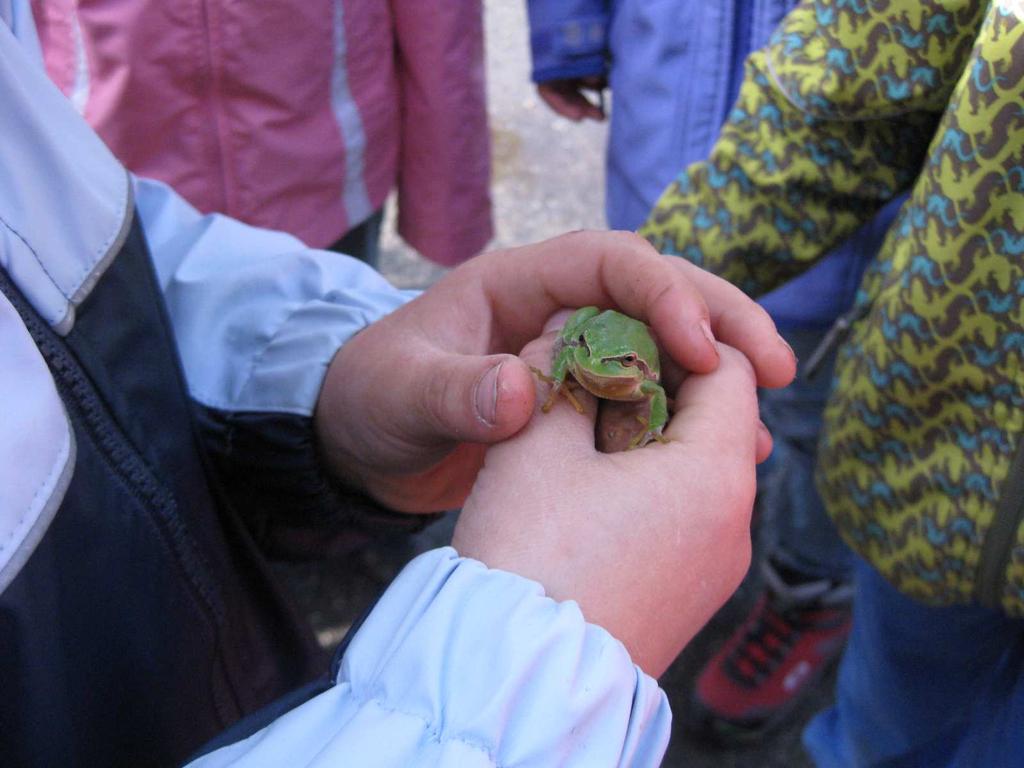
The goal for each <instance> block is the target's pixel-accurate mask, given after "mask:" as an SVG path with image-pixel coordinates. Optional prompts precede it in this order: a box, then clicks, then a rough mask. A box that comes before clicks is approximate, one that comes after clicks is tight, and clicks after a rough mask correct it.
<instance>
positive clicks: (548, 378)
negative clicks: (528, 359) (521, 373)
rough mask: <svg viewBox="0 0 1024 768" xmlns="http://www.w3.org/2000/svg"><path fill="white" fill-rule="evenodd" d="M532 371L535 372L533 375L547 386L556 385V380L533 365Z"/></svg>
mask: <svg viewBox="0 0 1024 768" xmlns="http://www.w3.org/2000/svg"><path fill="white" fill-rule="evenodd" d="M530 370H531V371H533V375H534V376H536V377H537V378H538V379H540V380H541V381H543V382H544V383H545V384H554V383H555V380H554V378H552V377H551V376H548V375H547V374H546V373H544V371H542V370H541V369H540V368H535V367H534V366H532V365H531V366H530Z"/></svg>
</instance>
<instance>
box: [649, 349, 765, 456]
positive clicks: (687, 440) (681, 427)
mask: <svg viewBox="0 0 1024 768" xmlns="http://www.w3.org/2000/svg"><path fill="white" fill-rule="evenodd" d="M719 353H720V356H721V361H722V362H721V364H720V365H719V367H718V368H717V369H716V370H715V371H713V372H712V373H708V374H690V375H689V376H688V377H687V378H686V380H685V381H684V382H683V384H682V385H681V386H680V387H679V389H678V391H677V393H676V401H675V415H674V416H673V417H672V419H671V420H670V421H669V423H668V426H667V427H666V429H665V436H666V437H668V438H669V439H670V440H672V441H678V442H679V443H682V444H684V445H685V444H693V443H694V442H697V443H699V444H700V446H701V448H702V449H703V450H705V451H707V452H708V453H709V454H710V455H712V456H715V457H718V458H720V459H721V460H723V461H724V460H734V461H737V462H741V463H745V464H749V466H750V467H753V465H754V462H755V460H756V458H757V457H758V455H759V454H760V453H761V452H763V451H764V449H765V447H767V448H769V449H770V441H769V444H768V445H767V446H765V445H764V438H763V436H759V433H760V426H759V425H760V423H761V421H760V418H759V416H758V409H757V381H756V379H755V376H754V371H753V368H752V367H751V365H750V362H749V361H748V360H747V358H746V357H745V356H744V355H743V354H741V353H740V352H737V351H736V350H735V349H732V348H731V347H727V346H725V345H724V344H720V345H719ZM759 441H760V442H759ZM759 447H760V449H759Z"/></svg>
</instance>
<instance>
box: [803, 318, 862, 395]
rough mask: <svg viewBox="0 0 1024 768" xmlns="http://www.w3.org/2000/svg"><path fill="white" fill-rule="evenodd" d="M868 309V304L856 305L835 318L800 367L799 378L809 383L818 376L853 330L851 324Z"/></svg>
mask: <svg viewBox="0 0 1024 768" xmlns="http://www.w3.org/2000/svg"><path fill="white" fill-rule="evenodd" d="M870 308H871V304H870V303H869V302H864V303H863V304H857V305H856V306H855V307H853V308H852V309H850V310H849V311H847V312H844V313H843V314H841V315H840V316H839V317H837V318H836V320H835V322H834V323H832V327H831V328H829V329H828V333H826V334H825V337H824V338H823V339H822V340H821V341H820V342H819V343H818V346H816V347H815V348H814V351H813V352H811V354H810V357H808V358H807V361H806V362H805V363H804V364H803V366H801V368H800V376H801V378H803V379H804V380H805V381H811V380H812V379H813V378H814V377H815V376H817V375H818V373H819V372H820V371H821V366H822V364H823V363H824V362H825V360H826V359H827V358H828V356H829V354H831V353H832V351H833V350H835V349H836V348H838V347H839V345H840V344H842V343H843V342H844V341H846V337H847V336H849V335H850V329H851V328H853V324H854V323H856V322H857V321H858V320H860V319H862V318H863V317H865V316H866V315H867V313H868V310H869V309H870Z"/></svg>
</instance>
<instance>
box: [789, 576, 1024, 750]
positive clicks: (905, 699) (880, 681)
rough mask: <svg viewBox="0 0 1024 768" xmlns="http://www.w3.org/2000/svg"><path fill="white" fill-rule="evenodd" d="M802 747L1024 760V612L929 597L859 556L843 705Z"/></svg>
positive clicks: (839, 690) (840, 690)
mask: <svg viewBox="0 0 1024 768" xmlns="http://www.w3.org/2000/svg"><path fill="white" fill-rule="evenodd" d="M804 745H805V746H806V747H807V750H808V751H809V752H810V754H811V756H812V757H813V758H814V760H815V762H816V764H817V765H818V766H819V768H832V767H833V766H836V767H838V766H843V768H848V767H849V768H852V767H853V766H856V768H867V766H872V767H873V768H882V767H883V766H884V768H918V767H920V768H943V767H947V768H948V767H952V766H956V767H957V768H961V767H962V768H1002V767H1003V766H1006V767H1007V768H1009V766H1020V765H1024V620H1020V619H1010V618H1008V617H1006V616H1004V615H1003V614H1002V613H998V612H996V611H992V610H989V609H987V608H982V607H980V606H951V607H938V608H934V607H929V606H926V605H923V604H922V603H918V602H916V601H914V600H911V599H910V598H908V597H906V596H905V595H902V594H901V593H899V592H898V591H896V589H894V588H893V587H892V586H891V585H889V583H888V582H886V581H885V580H884V579H883V578H882V577H881V576H880V575H879V574H878V572H877V571H875V570H874V569H873V568H872V567H871V566H869V565H867V564H866V563H864V562H862V561H859V560H858V561H857V563H856V566H855V595H854V601H853V633H852V635H851V636H850V639H849V642H848V643H847V646H846V652H845V654H844V656H843V660H842V663H841V665H840V668H839V680H838V683H837V687H836V703H835V704H834V705H833V707H832V708H831V709H829V710H826V711H825V712H824V713H822V714H820V715H818V716H817V717H816V718H815V719H814V720H813V721H812V722H811V724H810V725H809V726H808V727H807V730H806V731H805V732H804Z"/></svg>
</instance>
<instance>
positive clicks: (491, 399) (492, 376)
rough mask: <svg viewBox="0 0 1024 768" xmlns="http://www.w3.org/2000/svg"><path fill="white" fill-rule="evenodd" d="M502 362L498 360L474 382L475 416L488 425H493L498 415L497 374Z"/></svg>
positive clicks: (499, 371)
mask: <svg viewBox="0 0 1024 768" xmlns="http://www.w3.org/2000/svg"><path fill="white" fill-rule="evenodd" d="M504 364H505V363H504V362H500V363H498V364H497V365H495V366H494V367H493V368H490V369H489V370H488V371H487V372H486V373H484V375H483V376H481V377H480V380H479V381H477V383H476V392H475V393H474V397H473V399H474V406H475V408H476V417H477V418H478V419H479V420H480V421H482V422H483V423H484V424H486V425H487V426H489V427H493V426H494V421H495V419H496V418H497V415H498V375H499V374H500V373H501V366H503V365H504Z"/></svg>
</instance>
